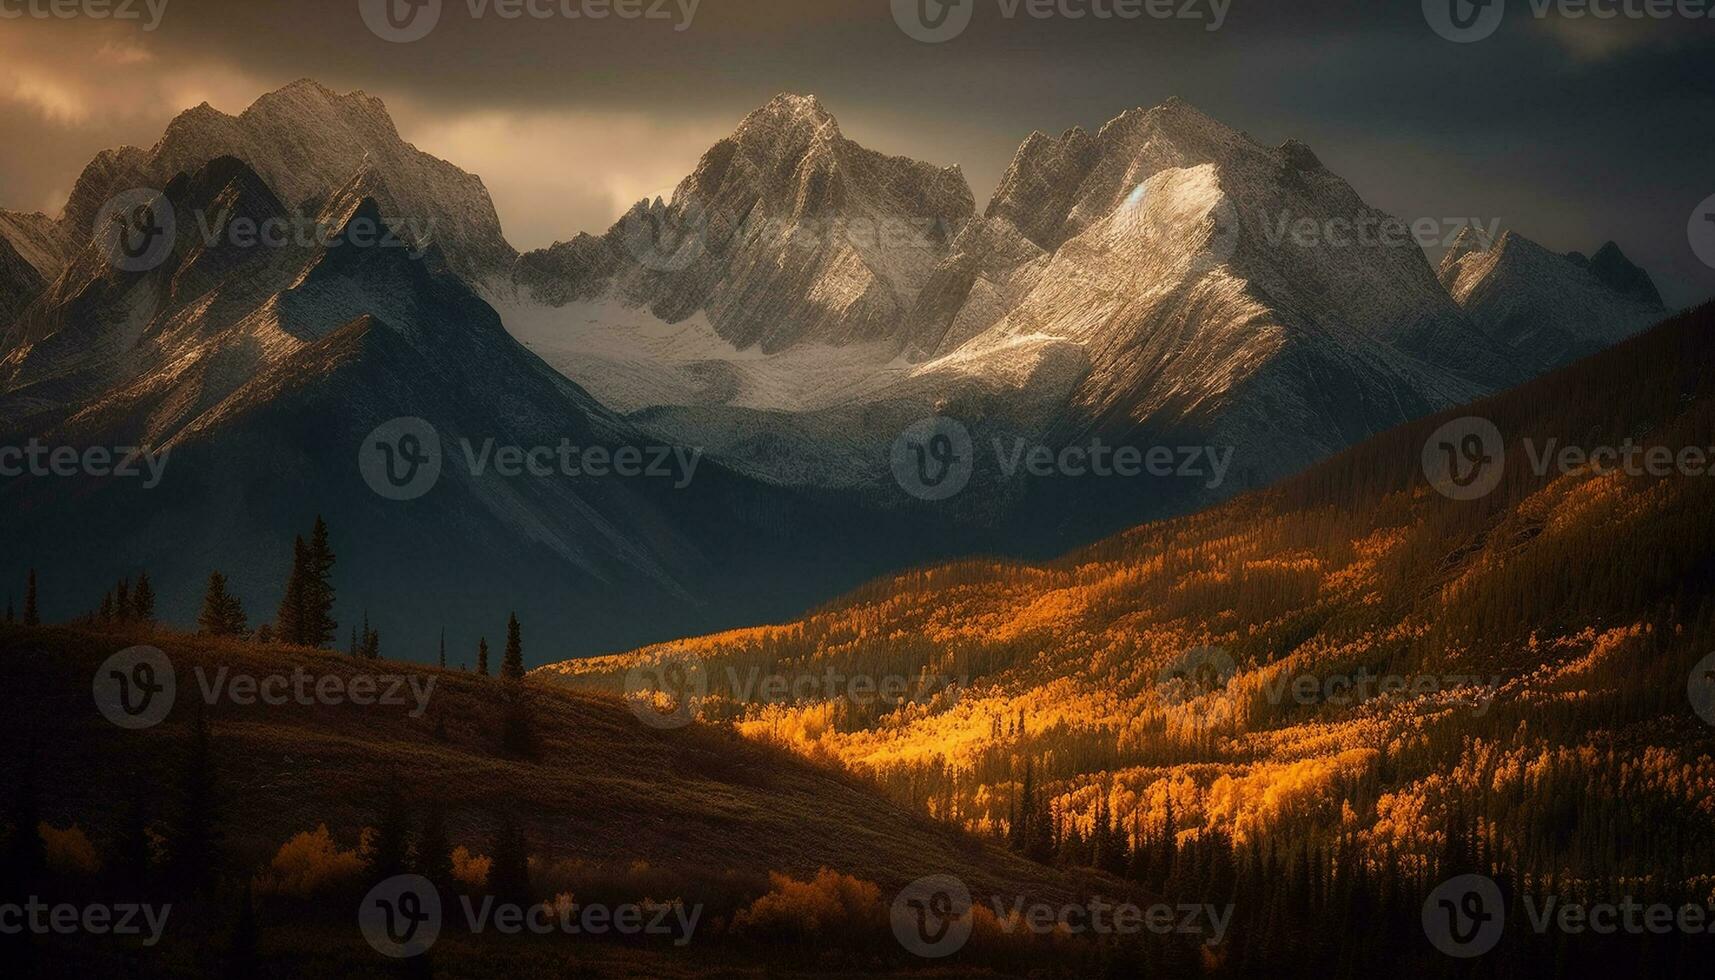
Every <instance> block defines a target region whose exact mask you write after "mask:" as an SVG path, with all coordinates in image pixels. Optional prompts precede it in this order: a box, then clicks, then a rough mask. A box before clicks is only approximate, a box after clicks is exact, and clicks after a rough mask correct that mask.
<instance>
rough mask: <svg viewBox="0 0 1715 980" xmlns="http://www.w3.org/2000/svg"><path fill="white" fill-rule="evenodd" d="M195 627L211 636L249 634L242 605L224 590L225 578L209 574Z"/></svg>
mask: <svg viewBox="0 0 1715 980" xmlns="http://www.w3.org/2000/svg"><path fill="white" fill-rule="evenodd" d="M197 626H198V627H199V628H201V630H202V631H203V632H204V633H207V634H209V635H211V636H243V635H244V634H245V633H247V632H249V628H250V624H249V618H248V617H247V616H245V614H244V603H242V602H240V601H239V599H238V597H237V596H235V595H233V594H232V593H230V592H228V591H227V590H226V576H225V575H222V574H221V573H219V572H210V573H209V575H208V587H207V588H206V589H205V590H203V596H202V612H201V614H199V615H198V616H197Z"/></svg>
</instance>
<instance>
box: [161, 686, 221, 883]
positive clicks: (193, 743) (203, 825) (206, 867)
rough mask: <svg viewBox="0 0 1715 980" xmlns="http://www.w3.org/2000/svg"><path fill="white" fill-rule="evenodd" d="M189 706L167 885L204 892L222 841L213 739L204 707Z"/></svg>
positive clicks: (215, 873) (216, 864)
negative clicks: (189, 721) (190, 710)
mask: <svg viewBox="0 0 1715 980" xmlns="http://www.w3.org/2000/svg"><path fill="white" fill-rule="evenodd" d="M191 705H192V708H193V710H194V714H192V716H191V730H190V734H189V736H188V738H187V740H186V743H185V748H184V755H183V759H182V762H181V766H180V770H179V785H178V796H179V798H178V808H177V812H176V813H175V814H174V820H173V822H172V823H171V825H170V836H169V837H168V840H167V855H168V856H167V861H168V879H169V880H170V881H171V882H172V884H173V886H174V887H175V888H178V889H181V890H184V891H189V892H205V891H207V890H208V889H209V888H211V887H212V886H213V884H214V882H215V881H216V880H217V879H218V877H219V874H220V870H221V852H222V843H223V840H222V838H223V835H222V833H221V829H220V820H219V808H220V802H219V783H218V777H217V776H216V773H215V767H214V752H213V744H212V743H213V734H212V732H211V731H210V728H209V723H208V716H207V715H206V714H205V713H204V711H203V708H202V702H201V701H199V700H196V699H194V698H193V699H192V700H191Z"/></svg>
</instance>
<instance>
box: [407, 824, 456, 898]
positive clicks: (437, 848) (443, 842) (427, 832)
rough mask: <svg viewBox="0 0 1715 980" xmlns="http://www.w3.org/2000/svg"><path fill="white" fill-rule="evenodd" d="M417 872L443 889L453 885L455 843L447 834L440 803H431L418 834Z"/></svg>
mask: <svg viewBox="0 0 1715 980" xmlns="http://www.w3.org/2000/svg"><path fill="white" fill-rule="evenodd" d="M416 868H417V873H418V874H420V875H422V876H423V877H425V878H427V879H429V881H430V882H431V883H432V884H434V886H435V887H436V888H438V889H442V890H443V891H444V890H446V889H450V888H452V887H453V843H452V840H451V839H450V838H448V836H447V826H446V817H445V815H444V814H443V813H442V812H441V808H440V806H439V805H438V804H430V805H429V809H428V813H427V814H425V815H424V817H423V829H422V831H421V832H419V833H418V834H417V860H416Z"/></svg>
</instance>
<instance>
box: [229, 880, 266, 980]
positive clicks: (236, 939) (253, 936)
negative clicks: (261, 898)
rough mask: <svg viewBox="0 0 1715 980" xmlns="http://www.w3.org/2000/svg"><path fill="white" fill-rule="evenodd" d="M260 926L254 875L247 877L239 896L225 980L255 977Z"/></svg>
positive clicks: (246, 979)
mask: <svg viewBox="0 0 1715 980" xmlns="http://www.w3.org/2000/svg"><path fill="white" fill-rule="evenodd" d="M260 934H261V926H260V925H259V924H258V923H257V921H256V898H255V895H254V894H253V892H252V886H251V876H250V875H245V876H244V891H243V893H242V894H240V895H239V896H238V914H237V916H236V918H235V919H234V920H233V923H232V932H231V934H230V935H229V936H228V938H227V943H226V958H225V961H224V963H223V967H224V969H223V972H222V976H223V977H225V978H226V980H252V978H254V977H255V976H256V970H257V967H258V965H259V963H260V955H259V952H258V946H259V944H260V940H261V935H260Z"/></svg>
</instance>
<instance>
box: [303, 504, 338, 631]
mask: <svg viewBox="0 0 1715 980" xmlns="http://www.w3.org/2000/svg"><path fill="white" fill-rule="evenodd" d="M333 566H334V555H333V546H332V545H331V544H330V543H329V541H328V525H327V522H326V521H324V520H322V518H321V515H319V514H318V515H316V524H315V528H314V529H313V530H311V532H310V543H309V549H308V552H307V554H306V561H305V565H304V586H303V596H304V599H303V602H304V605H303V608H304V613H303V615H304V621H303V629H304V645H305V646H312V647H325V646H327V645H328V644H330V643H332V642H334V638H335V637H337V636H338V635H339V624H338V623H337V622H335V621H334V618H333V605H334V589H333Z"/></svg>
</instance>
